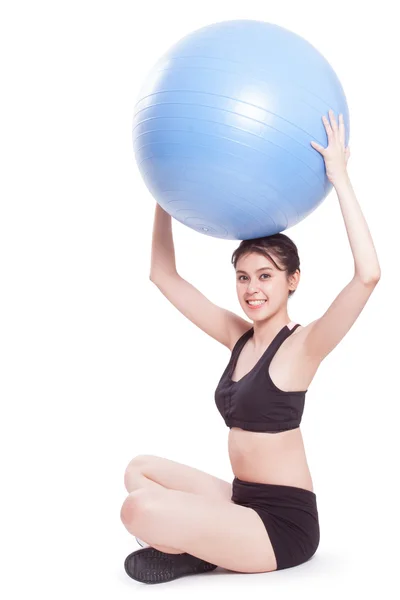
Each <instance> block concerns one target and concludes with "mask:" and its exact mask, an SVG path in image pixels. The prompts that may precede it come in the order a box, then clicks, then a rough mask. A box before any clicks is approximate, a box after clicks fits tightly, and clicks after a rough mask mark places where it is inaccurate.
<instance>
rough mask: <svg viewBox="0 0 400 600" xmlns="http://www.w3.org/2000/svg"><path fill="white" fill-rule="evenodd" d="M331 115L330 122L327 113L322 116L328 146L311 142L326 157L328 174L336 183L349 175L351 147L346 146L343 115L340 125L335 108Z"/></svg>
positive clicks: (330, 179) (340, 116) (330, 112)
mask: <svg viewBox="0 0 400 600" xmlns="http://www.w3.org/2000/svg"><path fill="white" fill-rule="evenodd" d="M329 117H330V120H331V122H330V123H329V121H328V119H327V118H326V117H325V115H324V116H323V117H322V121H323V123H324V125H325V129H326V133H327V136H328V146H327V148H324V147H323V146H320V145H319V144H317V143H316V142H310V143H311V146H312V147H313V148H315V149H316V150H318V152H319V153H320V154H322V156H323V157H324V161H325V169H326V176H327V177H328V179H329V181H330V182H331V183H332V184H333V185H335V183H336V182H337V181H339V180H340V179H342V178H343V177H347V161H348V160H349V156H350V148H349V147H348V146H347V148H345V147H344V145H345V129H344V121H343V115H342V114H340V115H339V125H338V124H337V122H336V119H335V115H334V112H333V110H330V111H329Z"/></svg>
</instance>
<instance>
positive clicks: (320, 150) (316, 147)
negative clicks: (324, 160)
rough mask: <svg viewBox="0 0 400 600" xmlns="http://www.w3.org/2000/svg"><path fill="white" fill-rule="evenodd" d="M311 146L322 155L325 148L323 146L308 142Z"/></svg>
mask: <svg viewBox="0 0 400 600" xmlns="http://www.w3.org/2000/svg"><path fill="white" fill-rule="evenodd" d="M310 144H311V146H312V147H313V148H315V149H316V150H318V152H321V154H323V153H324V151H325V148H324V147H323V146H320V145H319V144H317V142H310Z"/></svg>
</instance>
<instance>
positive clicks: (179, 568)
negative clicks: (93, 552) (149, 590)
mask: <svg viewBox="0 0 400 600" xmlns="http://www.w3.org/2000/svg"><path fill="white" fill-rule="evenodd" d="M124 567H125V571H126V572H127V574H128V575H129V577H132V579H136V581H141V582H142V583H164V582H165V581H171V580H172V579H178V577H183V576H184V575H196V574H198V573H205V572H207V571H213V570H214V569H216V568H217V565H213V564H212V563H209V562H207V561H205V560H202V559H201V558H197V556H192V555H191V554H187V553H186V552H183V553H182V554H167V553H166V552H161V551H160V550H156V549H155V548H152V547H151V546H150V547H149V548H141V549H140V550H136V551H135V552H132V554H129V555H128V556H127V557H126V559H125V563H124Z"/></svg>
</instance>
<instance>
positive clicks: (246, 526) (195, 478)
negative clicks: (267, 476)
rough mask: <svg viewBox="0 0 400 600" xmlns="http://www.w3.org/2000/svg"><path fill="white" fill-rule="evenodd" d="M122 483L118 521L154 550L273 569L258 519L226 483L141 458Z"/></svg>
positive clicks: (245, 568)
mask: <svg viewBox="0 0 400 600" xmlns="http://www.w3.org/2000/svg"><path fill="white" fill-rule="evenodd" d="M183 475H185V477H183ZM151 477H152V478H151ZM163 484H164V485H165V487H164V485H163ZM207 484H208V485H207ZM125 485H126V488H127V490H128V491H129V492H130V493H129V496H128V498H127V499H126V500H125V502H124V504H123V506H122V509H121V519H122V521H123V523H124V525H125V527H126V528H127V529H128V531H129V532H130V533H132V534H133V535H136V536H139V537H140V538H141V539H144V540H146V542H147V543H149V544H150V545H151V546H152V547H153V548H156V549H157V550H161V551H162V552H170V553H182V552H187V553H189V554H192V555H193V556H197V557H199V558H202V559H203V560H206V561H208V562H211V563H213V564H216V565H218V566H221V567H224V568H226V569H230V570H234V571H239V572H244V573H258V572H265V571H272V570H275V569H276V566H277V565H276V559H275V554H274V551H273V548H272V545H271V542H270V539H269V536H268V533H267V532H266V529H265V526H264V524H263V522H262V521H261V518H260V517H259V515H258V514H257V513H256V512H255V511H254V510H253V509H251V508H248V507H244V506H240V505H236V504H234V503H233V502H232V501H231V493H232V492H231V484H229V483H228V482H225V481H223V480H220V479H218V478H216V477H213V476H211V475H208V474H207V473H204V472H202V471H198V470H197V469H192V468H191V467H188V466H186V465H181V464H180V463H175V462H174V461H169V460H167V459H163V458H160V457H151V456H146V457H145V456H140V457H136V458H135V459H133V461H131V463H130V464H129V465H128V468H127V470H126V473H125ZM168 486H169V487H168ZM179 488H183V489H179Z"/></svg>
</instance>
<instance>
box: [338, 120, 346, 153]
mask: <svg viewBox="0 0 400 600" xmlns="http://www.w3.org/2000/svg"><path fill="white" fill-rule="evenodd" d="M345 139H346V135H345V128H344V119H343V115H342V114H340V115H339V140H340V143H341V144H342V147H343V148H344V144H345Z"/></svg>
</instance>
